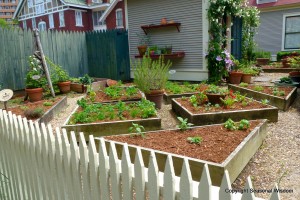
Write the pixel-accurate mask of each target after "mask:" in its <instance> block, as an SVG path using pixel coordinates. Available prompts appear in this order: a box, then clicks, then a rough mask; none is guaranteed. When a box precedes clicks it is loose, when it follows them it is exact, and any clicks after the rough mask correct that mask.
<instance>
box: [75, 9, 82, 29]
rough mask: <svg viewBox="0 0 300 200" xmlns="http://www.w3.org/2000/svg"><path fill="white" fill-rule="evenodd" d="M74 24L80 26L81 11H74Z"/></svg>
mask: <svg viewBox="0 0 300 200" xmlns="http://www.w3.org/2000/svg"><path fill="white" fill-rule="evenodd" d="M75 21H76V26H82V13H81V11H75Z"/></svg>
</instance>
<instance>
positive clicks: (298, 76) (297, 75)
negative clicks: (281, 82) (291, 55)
mask: <svg viewBox="0 0 300 200" xmlns="http://www.w3.org/2000/svg"><path fill="white" fill-rule="evenodd" d="M289 77H290V78H291V79H292V80H293V81H294V82H298V83H300V71H292V72H290V73H289Z"/></svg>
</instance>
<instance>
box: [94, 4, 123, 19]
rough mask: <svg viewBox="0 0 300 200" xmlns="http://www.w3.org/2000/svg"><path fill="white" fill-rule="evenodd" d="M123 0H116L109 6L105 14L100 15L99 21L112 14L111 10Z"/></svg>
mask: <svg viewBox="0 0 300 200" xmlns="http://www.w3.org/2000/svg"><path fill="white" fill-rule="evenodd" d="M120 1H123V0H114V1H113V2H112V3H111V4H110V5H109V7H108V8H107V9H106V10H105V11H104V13H103V15H102V16H101V17H100V19H99V20H98V21H99V22H103V21H104V20H105V19H106V18H107V16H108V15H109V14H110V12H111V11H112V10H113V9H114V8H115V6H116V5H117V3H118V2H120Z"/></svg>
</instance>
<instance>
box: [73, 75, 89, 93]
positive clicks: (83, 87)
mask: <svg viewBox="0 0 300 200" xmlns="http://www.w3.org/2000/svg"><path fill="white" fill-rule="evenodd" d="M92 82H93V79H92V78H91V77H90V76H89V75H88V74H85V75H84V76H83V77H79V78H71V90H72V91H74V92H78V93H85V92H86V91H87V86H89V85H91V84H92Z"/></svg>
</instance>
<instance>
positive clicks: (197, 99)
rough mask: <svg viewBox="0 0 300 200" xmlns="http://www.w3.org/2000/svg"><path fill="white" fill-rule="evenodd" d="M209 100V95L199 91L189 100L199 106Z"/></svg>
mask: <svg viewBox="0 0 300 200" xmlns="http://www.w3.org/2000/svg"><path fill="white" fill-rule="evenodd" d="M206 100H207V96H206V95H205V94H204V93H203V92H199V93H197V94H194V95H192V96H190V98H189V101H190V103H191V104H192V105H193V106H194V107H197V106H198V105H201V104H203V103H204V102H205V101H206Z"/></svg>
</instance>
